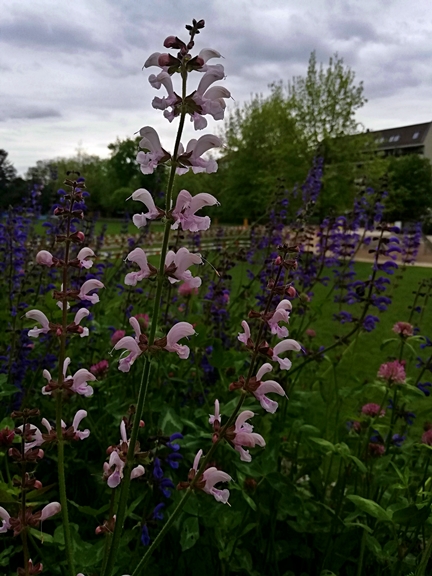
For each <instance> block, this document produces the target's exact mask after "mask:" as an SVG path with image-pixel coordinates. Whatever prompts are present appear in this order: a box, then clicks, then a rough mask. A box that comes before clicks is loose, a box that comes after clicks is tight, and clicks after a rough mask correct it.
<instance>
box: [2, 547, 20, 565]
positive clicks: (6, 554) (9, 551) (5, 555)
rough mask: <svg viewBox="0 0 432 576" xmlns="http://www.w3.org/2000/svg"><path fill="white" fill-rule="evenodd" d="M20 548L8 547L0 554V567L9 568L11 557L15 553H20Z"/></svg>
mask: <svg viewBox="0 0 432 576" xmlns="http://www.w3.org/2000/svg"><path fill="white" fill-rule="evenodd" d="M21 550H22V546H9V547H8V548H6V549H5V550H3V552H2V553H1V554H0V566H9V565H10V561H11V557H12V556H13V555H14V554H16V553H17V552H21Z"/></svg>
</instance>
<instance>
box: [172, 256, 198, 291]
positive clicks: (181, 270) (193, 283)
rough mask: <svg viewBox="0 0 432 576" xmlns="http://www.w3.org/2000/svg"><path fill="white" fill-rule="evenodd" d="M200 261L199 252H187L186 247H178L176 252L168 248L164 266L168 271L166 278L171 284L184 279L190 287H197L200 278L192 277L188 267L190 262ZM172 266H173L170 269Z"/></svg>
mask: <svg viewBox="0 0 432 576" xmlns="http://www.w3.org/2000/svg"><path fill="white" fill-rule="evenodd" d="M202 263H203V262H202V257H201V254H194V253H192V252H189V250H188V249H187V248H180V249H179V250H178V252H177V253H176V254H175V253H174V252H173V251H172V250H169V251H168V252H167V255H166V257H165V267H166V269H168V272H169V276H168V280H169V281H170V282H171V284H174V283H175V282H180V280H184V281H185V282H187V283H188V284H189V286H190V287H191V288H199V287H200V286H201V278H198V277H193V276H192V272H190V270H188V268H189V266H192V264H202ZM172 267H174V268H173V269H172ZM171 270H172V271H171Z"/></svg>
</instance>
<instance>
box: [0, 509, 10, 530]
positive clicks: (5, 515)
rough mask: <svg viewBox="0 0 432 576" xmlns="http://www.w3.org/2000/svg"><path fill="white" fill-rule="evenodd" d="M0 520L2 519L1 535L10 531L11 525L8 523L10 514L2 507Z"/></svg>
mask: <svg viewBox="0 0 432 576" xmlns="http://www.w3.org/2000/svg"><path fill="white" fill-rule="evenodd" d="M0 518H1V519H2V525H1V526H0V534H3V533H4V532H7V531H8V530H10V527H11V525H10V522H9V519H10V514H9V512H7V510H5V509H4V508H3V507H2V506H0Z"/></svg>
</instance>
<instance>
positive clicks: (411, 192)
mask: <svg viewBox="0 0 432 576" xmlns="http://www.w3.org/2000/svg"><path fill="white" fill-rule="evenodd" d="M388 190H389V198H388V201H387V218H388V219H389V220H390V221H394V220H401V221H403V222H414V221H419V220H422V219H423V218H424V217H425V215H426V213H427V211H428V210H430V209H432V168H431V163H430V161H429V160H428V159H427V158H422V157H421V156H417V155H416V154H409V155H406V156H399V157H396V156H391V157H390V158H388Z"/></svg>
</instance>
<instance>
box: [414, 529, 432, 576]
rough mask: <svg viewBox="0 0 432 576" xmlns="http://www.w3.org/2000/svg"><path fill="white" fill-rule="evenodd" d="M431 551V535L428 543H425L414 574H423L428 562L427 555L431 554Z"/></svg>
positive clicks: (420, 575) (417, 575) (418, 575)
mask: <svg viewBox="0 0 432 576" xmlns="http://www.w3.org/2000/svg"><path fill="white" fill-rule="evenodd" d="M431 552H432V536H430V538H429V540H428V543H427V545H426V549H425V551H424V552H423V555H422V559H421V561H420V564H419V565H418V568H417V570H416V573H415V576H425V574H426V568H427V565H428V562H429V557H430V555H431Z"/></svg>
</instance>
